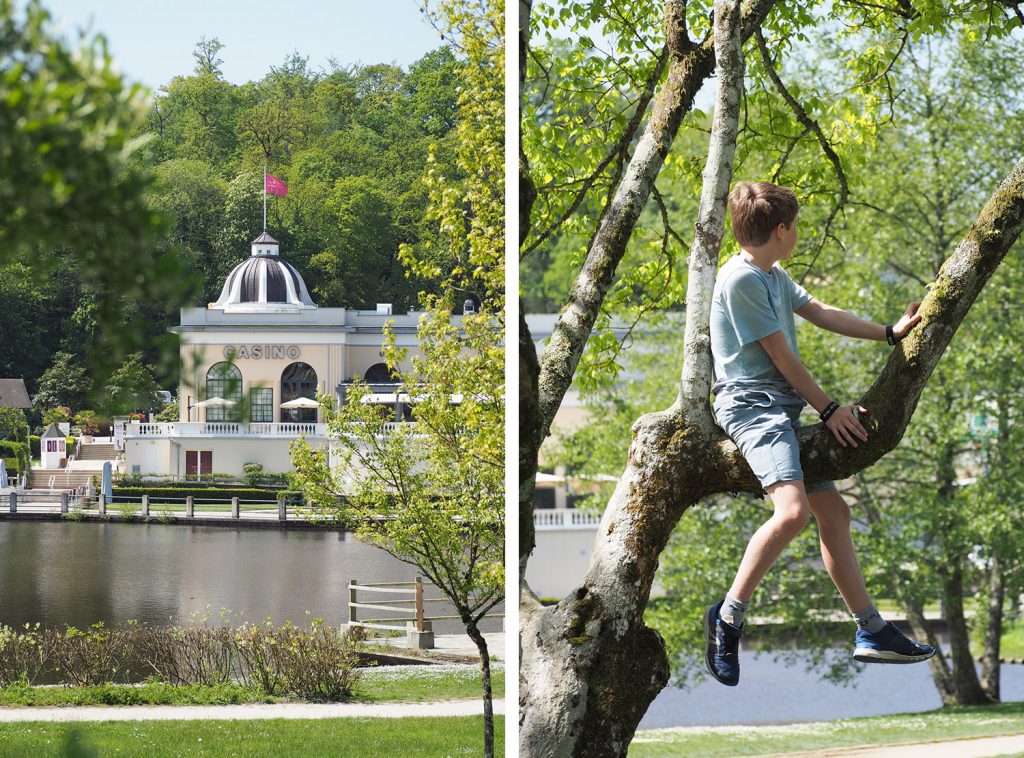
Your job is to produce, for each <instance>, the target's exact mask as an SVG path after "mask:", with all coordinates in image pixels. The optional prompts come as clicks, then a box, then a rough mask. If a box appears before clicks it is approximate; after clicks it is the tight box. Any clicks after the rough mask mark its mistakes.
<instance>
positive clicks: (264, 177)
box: [263, 166, 267, 231]
mask: <svg viewBox="0 0 1024 758" xmlns="http://www.w3.org/2000/svg"><path fill="white" fill-rule="evenodd" d="M263 231H267V167H266V166H263Z"/></svg>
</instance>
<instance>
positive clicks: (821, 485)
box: [712, 389, 836, 494]
mask: <svg viewBox="0 0 1024 758" xmlns="http://www.w3.org/2000/svg"><path fill="white" fill-rule="evenodd" d="M804 405H805V403H804V400H803V398H801V397H800V396H799V395H791V394H788V393H786V392H783V391H780V390H772V391H767V390H757V389H742V390H736V391H733V392H728V393H723V394H721V395H718V396H717V397H715V401H714V403H713V404H712V408H714V410H715V417H716V418H717V419H718V425H719V426H721V427H722V429H724V430H725V433H726V434H728V435H729V436H730V437H731V438H732V441H733V442H735V443H736V446H737V447H738V448H739V449H740V452H741V453H743V457H744V458H745V459H746V461H747V463H748V464H749V466H750V468H751V469H752V470H753V472H754V475H755V476H756V477H757V479H758V481H760V482H761V486H762V487H764V488H766V489H767V488H768V487H770V486H771V485H773V484H776V483H777V482H789V481H793V480H796V479H799V480H800V481H803V478H804V472H803V469H802V468H801V466H800V445H799V443H798V442H797V439H796V430H797V429H799V428H800V411H801V410H802V409H803V407H804ZM835 488H836V485H835V483H834V482H828V481H826V482H818V483H817V484H814V485H811V486H810V487H807V488H806V491H807V492H808V494H809V493H812V492H822V491H824V490H834V489H835Z"/></svg>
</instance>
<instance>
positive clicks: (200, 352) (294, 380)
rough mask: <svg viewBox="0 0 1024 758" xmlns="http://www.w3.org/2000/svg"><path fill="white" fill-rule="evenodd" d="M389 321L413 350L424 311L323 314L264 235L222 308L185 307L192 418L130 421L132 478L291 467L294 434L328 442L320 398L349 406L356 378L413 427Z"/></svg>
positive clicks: (127, 443) (235, 275)
mask: <svg viewBox="0 0 1024 758" xmlns="http://www.w3.org/2000/svg"><path fill="white" fill-rule="evenodd" d="M471 307H472V303H471V302H467V304H466V308H467V309H469V308H471ZM386 322H390V323H391V331H392V333H393V334H394V335H395V340H396V342H397V344H398V345H399V347H404V348H408V349H409V354H410V355H412V354H414V353H415V352H416V350H417V348H418V342H417V325H418V323H419V314H418V313H416V312H412V311H411V312H409V313H401V314H394V313H392V309H391V306H390V305H388V304H379V305H377V308H376V310H372V311H363V310H349V309H347V308H320V307H318V306H317V305H316V304H315V303H314V302H313V300H312V298H311V297H310V295H309V291H308V290H307V289H306V284H305V282H303V280H302V276H301V275H300V274H299V272H298V271H297V270H296V269H295V267H294V266H292V265H291V264H290V263H288V261H286V260H284V259H283V258H282V257H281V255H280V251H279V243H278V242H277V240H275V239H274V238H273V237H271V236H270V235H269V234H267V233H266V232H264V233H263V234H261V235H260V236H259V237H257V238H256V239H255V240H253V241H252V251H251V255H250V256H249V258H248V259H247V260H245V261H243V262H242V263H240V264H239V265H238V266H236V267H235V268H234V270H233V271H232V272H231V273H230V274H229V275H228V277H227V279H226V281H225V282H224V286H223V288H222V289H221V293H220V297H219V298H218V299H217V302H215V303H210V304H209V305H207V306H206V307H205V308H183V309H182V311H181V325H180V326H177V327H174V328H173V329H172V331H173V332H176V333H177V334H178V335H179V338H180V344H181V348H180V349H181V366H182V373H181V386H180V388H179V392H178V397H179V400H180V403H181V406H180V416H179V418H181V419H182V420H181V421H178V422H173V423H141V424H128V425H127V427H126V428H125V432H124V451H125V470H126V473H136V474H141V475H144V476H145V475H154V476H176V477H195V476H196V475H198V474H206V473H214V472H216V473H225V474H241V473H242V467H243V465H244V464H246V463H259V464H262V465H263V468H264V470H265V471H268V472H282V471H288V470H290V469H291V463H290V457H289V450H288V447H289V445H290V443H291V442H292V440H294V439H295V438H297V437H299V436H304V437H305V438H306V440H307V442H309V443H310V445H311V446H313V447H318V448H320V449H326V448H327V446H328V437H327V428H326V425H325V424H323V423H321V422H322V419H321V417H320V411H319V409H318V408H317V407H316V404H315V402H314V401H313V399H314V398H315V397H316V395H317V393H322V394H325V395H333V396H334V398H335V401H336V402H343V401H344V397H345V390H346V387H347V385H349V384H350V383H351V382H352V381H353V379H355V378H356V377H361V378H362V379H363V381H365V382H367V383H368V384H370V385H371V386H372V388H373V393H372V394H371V395H369V396H368V397H367V399H368V400H370V401H371V402H374V403H378V404H384V405H387V406H389V407H390V408H393V410H394V414H395V423H396V424H398V423H408V422H409V419H410V417H411V414H410V412H409V408H408V406H407V405H406V404H405V403H403V402H402V400H403V398H405V399H407V398H406V396H404V395H399V394H398V393H397V389H398V388H397V385H396V384H395V383H394V381H393V380H392V377H391V375H390V372H389V371H388V368H387V365H386V364H385V363H384V358H383V349H382V345H383V330H384V325H385V323H386Z"/></svg>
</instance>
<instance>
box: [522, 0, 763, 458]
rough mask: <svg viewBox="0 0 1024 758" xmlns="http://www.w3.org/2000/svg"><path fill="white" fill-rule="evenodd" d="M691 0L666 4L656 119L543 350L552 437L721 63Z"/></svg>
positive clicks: (751, 22) (753, 6) (757, 4)
mask: <svg viewBox="0 0 1024 758" xmlns="http://www.w3.org/2000/svg"><path fill="white" fill-rule="evenodd" d="M775 2H776V0H751V2H750V3H749V4H748V6H747V9H746V12H745V13H744V14H743V27H742V36H743V39H744V40H746V39H747V38H749V37H750V35H751V34H752V33H753V30H754V29H755V28H756V27H759V26H760V25H761V23H762V22H763V21H764V19H765V17H766V16H767V15H768V12H769V11H770V10H771V8H772V7H773V6H774V5H775ZM685 10H686V9H685V4H684V3H682V2H679V0H669V1H668V2H666V3H665V37H666V41H667V43H668V47H669V51H670V53H671V56H672V61H671V63H670V65H669V72H668V78H667V80H666V81H665V84H664V85H662V87H661V89H660V90H659V92H658V96H657V98H656V99H655V101H654V108H653V110H652V112H651V117H650V119H649V120H648V122H647V126H646V128H645V129H644V133H643V135H642V136H641V137H640V140H639V142H638V143H637V146H636V149H635V150H634V152H633V157H632V159H631V160H630V161H629V165H628V166H627V167H626V171H625V174H624V176H623V178H622V181H621V182H620V183H619V185H618V187H617V189H616V191H615V197H614V199H613V200H612V203H611V205H610V206H609V208H608V212H607V213H606V214H605V216H604V218H603V219H602V221H601V224H600V226H599V227H598V230H597V233H596V234H595V235H594V238H593V240H592V241H591V243H590V247H589V250H588V251H587V258H586V261H585V262H584V264H583V268H582V269H581V270H580V273H579V274H578V275H577V277H576V279H575V280H574V281H573V285H572V288H571V290H570V291H569V297H568V300H567V302H566V304H565V306H564V307H563V308H562V312H561V314H560V315H559V318H558V321H557V322H556V323H555V326H554V328H553V329H552V332H551V339H550V340H549V341H548V344H547V347H545V349H544V358H543V361H542V365H541V373H540V377H539V381H538V387H539V390H540V407H541V413H542V423H543V427H542V429H541V439H543V438H544V437H546V436H547V434H548V430H549V428H550V426H551V422H552V420H553V419H554V417H555V413H556V412H557V411H558V407H559V406H560V405H561V404H562V399H563V398H564V397H565V393H566V391H567V390H568V389H569V385H570V384H572V378H573V376H574V375H575V373H576V367H577V366H578V365H579V360H580V357H581V356H582V355H583V349H584V348H585V347H586V344H587V339H588V338H589V336H590V332H591V330H592V329H593V326H594V322H595V321H596V320H597V315H598V312H599V311H600V308H601V304H602V303H603V302H604V297H605V294H606V293H607V291H608V288H609V287H610V286H611V283H612V279H613V277H614V275H615V269H616V267H617V266H618V264H619V261H620V260H622V256H623V255H624V254H625V252H626V246H627V244H628V242H629V238H630V236H632V233H633V228H634V227H635V226H636V222H637V219H638V218H639V217H640V212H641V211H642V210H643V207H644V205H645V204H646V203H647V199H648V198H649V197H650V193H651V188H652V187H653V186H654V180H655V179H656V178H657V176H658V172H659V171H661V167H662V165H663V164H664V162H665V156H666V155H668V151H669V149H670V148H671V146H672V141H673V140H674V139H675V136H676V132H678V130H679V125H680V124H681V123H682V120H683V116H684V115H685V114H686V113H687V112H689V110H690V108H691V107H692V105H693V98H694V97H695V96H696V94H697V91H698V90H699V89H700V88H701V86H702V85H703V84H704V81H705V80H706V79H707V78H708V77H709V76H710V75H711V72H712V70H713V69H714V66H715V55H714V46H713V43H712V40H707V41H705V42H704V43H702V44H700V45H695V44H694V43H692V42H691V41H690V40H689V38H688V37H687V34H686V26H685Z"/></svg>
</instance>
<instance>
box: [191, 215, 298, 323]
mask: <svg viewBox="0 0 1024 758" xmlns="http://www.w3.org/2000/svg"><path fill="white" fill-rule="evenodd" d="M279 248H280V243H279V242H278V241H277V240H276V239H274V238H273V237H271V236H270V235H269V234H267V233H266V232H263V234H261V235H260V236H259V237H257V238H256V239H254V240H253V241H252V252H251V253H250V255H249V259H248V260H245V261H242V262H241V263H239V264H238V265H237V266H235V268H234V269H233V270H232V271H231V273H230V274H228V278H227V280H226V281H225V282H224V287H223V288H222V289H221V291H220V297H219V298H218V299H217V302H216V303H212V304H211V305H210V308H216V309H219V310H223V311H225V312H239V311H248V312H258V311H271V312H279V311H297V310H307V309H311V308H316V303H314V302H313V299H312V298H311V297H310V296H309V291H308V290H307V289H306V283H305V282H304V281H302V276H301V275H300V274H299V272H298V271H297V270H296V269H295V267H294V266H292V265H291V264H290V263H288V261H286V260H284V259H283V258H281V256H280V255H279V252H278V251H279Z"/></svg>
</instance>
